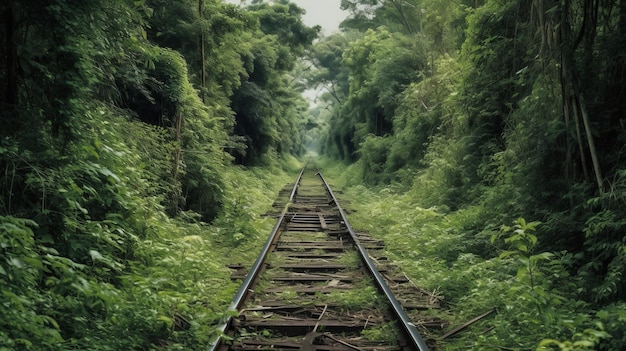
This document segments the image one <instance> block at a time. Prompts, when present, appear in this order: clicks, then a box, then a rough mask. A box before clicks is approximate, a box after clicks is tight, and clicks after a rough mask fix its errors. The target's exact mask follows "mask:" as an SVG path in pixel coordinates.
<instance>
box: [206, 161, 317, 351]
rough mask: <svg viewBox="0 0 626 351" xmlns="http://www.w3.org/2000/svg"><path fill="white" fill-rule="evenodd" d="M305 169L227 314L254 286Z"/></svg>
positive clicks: (216, 344) (222, 330) (221, 329)
mask: <svg viewBox="0 0 626 351" xmlns="http://www.w3.org/2000/svg"><path fill="white" fill-rule="evenodd" d="M305 169H306V164H305V165H304V167H302V170H300V174H299V175H298V179H297V180H296V183H295V184H294V186H293V189H292V190H291V195H290V196H289V201H288V202H287V205H286V206H285V207H284V208H283V210H282V212H281V214H280V216H279V218H278V220H277V221H276V224H275V225H274V228H273V229H272V232H271V234H270V236H269V237H268V238H267V242H265V246H263V249H262V250H261V253H260V254H259V257H257V259H256V261H255V262H254V265H252V268H251V269H250V272H248V274H247V275H246V278H245V279H244V281H243V283H241V287H240V288H239V290H238V291H237V294H236V295H235V298H234V299H233V302H232V303H231V304H230V306H229V307H228V311H229V312H238V311H239V309H240V308H241V305H242V304H243V302H244V301H245V299H246V297H247V295H248V293H249V291H250V287H251V286H252V285H253V284H254V281H255V280H256V278H257V277H258V274H259V272H260V271H261V268H262V267H263V263H264V262H265V259H266V258H267V255H268V253H269V252H270V251H271V247H272V245H273V244H274V243H275V242H276V240H277V239H278V232H279V229H280V227H281V225H282V224H283V222H284V220H285V214H286V213H287V209H288V208H289V204H290V203H292V202H293V198H294V196H295V195H296V193H297V192H298V186H299V185H300V180H301V179H302V174H304V170H305ZM232 321H233V317H232V315H229V316H228V317H227V319H226V320H225V321H224V322H223V323H222V324H221V325H220V326H219V327H218V332H219V335H218V337H217V339H216V340H215V341H214V342H213V343H212V344H211V346H210V347H209V350H210V351H215V350H217V348H218V347H219V346H220V345H221V341H222V335H224V333H225V332H226V329H228V326H229V325H230V324H231V323H232Z"/></svg>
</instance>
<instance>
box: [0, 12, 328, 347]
mask: <svg viewBox="0 0 626 351" xmlns="http://www.w3.org/2000/svg"><path fill="white" fill-rule="evenodd" d="M0 15H1V16H2V20H1V21H0V23H2V25H1V28H0V121H1V126H0V170H1V171H0V172H1V173H0V350H150V349H162V350H200V349H205V348H206V347H207V344H208V343H209V341H210V340H212V339H214V338H215V335H216V331H215V325H216V324H217V323H219V321H220V319H221V318H222V316H223V315H224V313H226V311H227V309H228V305H229V304H230V301H231V299H232V297H233V295H234V293H235V291H236V289H237V287H238V286H237V285H236V283H234V282H230V279H229V275H230V272H229V270H228V268H226V266H225V265H226V263H227V258H228V259H230V260H233V259H238V260H244V261H245V259H246V257H249V256H252V257H251V258H248V259H251V260H253V259H254V256H256V252H257V251H258V250H257V249H256V247H257V245H256V244H257V243H256V240H257V239H259V238H260V239H263V235H264V234H265V233H268V232H269V230H270V229H271V227H272V226H273V223H272V222H273V221H272V220H271V219H261V218H260V217H259V216H260V214H262V213H263V211H264V210H267V208H268V207H270V206H271V203H272V201H273V198H274V196H275V195H276V194H277V193H278V191H279V190H280V188H281V187H282V186H283V185H284V184H285V183H287V182H289V181H291V176H290V175H287V172H288V171H290V170H292V169H294V168H295V169H298V167H299V164H298V162H297V161H296V160H295V159H294V158H293V157H292V156H289V155H298V154H300V153H301V152H302V151H303V147H302V145H303V142H302V138H303V130H304V126H306V124H307V120H306V111H307V109H308V103H307V102H306V101H305V100H304V98H302V96H301V95H300V91H301V90H302V89H303V87H302V86H301V85H300V83H299V82H300V80H301V79H300V78H298V75H297V74H295V73H292V72H298V71H297V70H295V67H296V63H297V62H298V61H297V57H300V56H302V55H303V53H304V52H305V51H306V50H307V49H308V48H310V46H311V44H312V42H313V40H314V38H316V37H317V35H318V32H319V30H320V29H319V28H318V27H312V28H311V27H307V26H305V25H304V24H303V23H302V20H301V15H302V10H301V9H300V8H298V7H296V6H295V5H293V4H289V3H288V2H287V1H284V2H280V3H272V4H264V3H258V4H254V5H251V6H249V7H245V8H241V7H238V6H235V5H231V4H225V3H223V2H222V1H221V0H180V1H170V0H139V1H130V0H90V1H84V0H46V1H40V0H8V1H2V2H1V4H0ZM279 156H280V158H279ZM258 165H263V168H262V169H261V168H259V167H253V166H258ZM242 189H245V191H241V190H242ZM272 194H273V195H272ZM208 223H211V224H210V225H209V224H208Z"/></svg>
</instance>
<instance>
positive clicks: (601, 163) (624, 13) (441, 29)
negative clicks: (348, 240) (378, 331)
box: [310, 0, 626, 350]
mask: <svg viewBox="0 0 626 351" xmlns="http://www.w3.org/2000/svg"><path fill="white" fill-rule="evenodd" d="M342 6H343V8H345V9H347V10H349V11H350V13H351V15H350V17H349V18H348V19H347V20H346V21H344V22H343V23H342V29H343V31H342V32H341V33H338V34H334V35H331V36H329V37H327V38H323V39H322V40H320V41H319V42H318V43H317V44H316V45H315V46H314V48H313V51H312V54H313V62H314V63H315V66H316V67H317V71H316V73H315V74H313V75H312V76H311V78H310V79H311V83H312V84H317V85H318V86H320V87H324V89H325V93H324V94H323V96H322V97H321V99H320V101H319V104H318V106H317V108H316V109H315V110H313V111H312V114H313V115H315V116H317V117H318V118H319V120H320V121H321V122H320V126H321V127H320V128H319V129H318V130H316V133H318V135H319V136H320V138H319V140H320V145H319V147H320V149H321V150H322V151H323V153H324V154H326V155H328V156H330V157H332V158H333V159H339V160H344V166H342V167H339V168H338V169H334V168H336V167H338V166H337V165H336V164H335V163H336V162H329V163H328V166H327V167H326V168H327V169H328V168H333V169H334V171H333V172H334V173H335V174H336V175H335V176H334V178H335V179H336V181H337V184H341V185H342V186H343V187H344V188H345V189H346V192H345V194H344V197H347V198H348V199H350V200H351V205H350V206H351V207H352V208H353V209H354V210H356V211H357V212H356V213H354V214H353V215H352V218H353V220H354V222H355V223H353V225H354V224H356V226H357V227H359V228H360V229H361V230H369V231H371V232H372V233H378V235H381V237H382V238H384V239H385V240H386V241H387V243H388V245H390V247H391V255H390V257H393V258H394V259H395V260H397V261H399V262H400V266H402V267H404V269H405V270H406V271H407V274H409V276H410V277H412V278H413V279H414V280H415V281H416V282H417V283H418V285H420V286H424V287H428V288H429V289H430V290H431V291H437V292H438V293H440V294H442V295H444V296H445V297H446V298H448V299H449V301H451V302H452V305H451V310H452V311H453V313H452V314H453V315H454V316H453V317H452V320H453V323H454V324H456V325H460V324H462V323H463V322H465V321H467V320H470V319H471V318H473V317H475V316H478V315H480V314H482V313H483V312H486V311H488V310H490V309H493V308H495V309H497V314H496V315H495V317H490V318H488V319H489V320H488V321H484V322H483V323H479V325H478V326H475V327H474V328H473V329H471V330H470V331H469V332H468V333H467V334H465V335H462V336H461V337H460V338H458V339H457V340H455V341H452V342H449V343H447V344H446V346H445V349H450V350H468V349H471V350H534V349H541V350H554V349H558V350H621V349H623V348H624V345H626V304H625V302H624V299H625V297H626V277H625V276H624V272H625V271H626V245H625V244H626V235H625V233H626V226H625V225H626V221H625V219H626V210H625V209H626V206H624V205H625V203H626V202H625V200H626V159H625V158H624V151H625V150H626V148H625V147H626V129H625V125H624V123H625V122H626V114H625V111H626V1H624V0H608V1H595V0H573V1H569V0H568V1H550V0H532V1H530V0H507V1H504V0H476V1H475V0H471V1H470V0H461V1H448V0H372V1H370V0H343V1H342ZM348 165H349V166H348ZM346 167H347V169H346Z"/></svg>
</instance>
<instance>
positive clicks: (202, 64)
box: [198, 0, 206, 103]
mask: <svg viewBox="0 0 626 351" xmlns="http://www.w3.org/2000/svg"><path fill="white" fill-rule="evenodd" d="M203 13H204V0H198V17H199V18H200V37H199V38H198V40H199V41H200V97H201V98H202V102H203V103H205V102H206V101H205V97H204V96H205V90H206V67H205V61H206V57H205V55H206V53H205V50H204V23H203V19H204V16H203Z"/></svg>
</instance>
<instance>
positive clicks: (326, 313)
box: [210, 167, 445, 351]
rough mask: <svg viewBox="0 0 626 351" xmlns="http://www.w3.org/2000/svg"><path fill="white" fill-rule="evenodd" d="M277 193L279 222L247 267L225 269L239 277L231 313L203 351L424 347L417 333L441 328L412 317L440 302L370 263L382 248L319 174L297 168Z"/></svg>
mask: <svg viewBox="0 0 626 351" xmlns="http://www.w3.org/2000/svg"><path fill="white" fill-rule="evenodd" d="M281 193H282V196H279V199H278V200H277V202H275V208H278V209H280V214H279V215H278V220H277V223H276V225H275V226H274V229H273V230H272V233H271V235H270V237H269V239H268V241H267V243H266V245H265V246H264V248H263V249H262V252H261V254H260V255H259V257H258V259H257V260H256V262H255V263H254V265H253V266H252V267H251V268H250V269H249V270H246V269H245V268H244V267H241V266H231V268H233V269H235V270H236V271H235V272H234V274H233V277H234V278H242V279H243V283H242V286H241V288H240V290H239V292H238V293H237V295H236V297H235V299H234V300H233V303H232V304H231V306H230V308H231V309H232V310H234V311H237V312H238V315H237V317H231V318H229V319H228V320H227V321H225V323H224V325H223V326H222V327H221V328H222V332H223V335H224V337H221V338H219V339H218V340H217V341H215V342H214V344H213V345H211V348H210V349H211V350H212V351H226V350H231V351H243V350H305V351H312V350H320V351H323V350H328V351H344V350H345V351H354V350H371V351H373V350H377V351H391V350H403V351H404V350H407V351H408V350H419V351H426V350H429V346H430V348H431V349H432V348H433V343H432V341H431V340H429V343H428V344H427V343H426V342H425V341H424V339H423V338H422V336H421V335H420V331H427V330H428V328H431V329H433V328H434V329H441V328H443V327H444V325H445V323H444V322H443V321H440V320H438V319H433V318H432V317H426V318H424V317H423V316H420V315H419V314H420V313H421V311H423V310H425V309H430V308H438V307H439V300H438V298H437V297H436V296H435V295H434V294H432V293H429V292H428V291H424V290H422V289H419V288H417V287H415V286H414V285H412V284H411V282H410V281H409V279H407V278H406V276H404V275H402V274H400V273H399V272H397V269H396V268H394V267H393V266H391V265H389V264H387V263H385V260H384V257H379V260H377V261H376V262H375V261H374V260H373V259H372V255H371V252H376V251H377V250H380V249H382V247H383V243H382V242H380V241H378V240H374V239H372V238H370V237H368V236H366V235H363V234H357V233H355V232H354V231H353V229H352V228H351V227H350V224H349V223H348V221H347V219H346V217H345V212H344V210H343V209H342V208H341V206H339V204H338V202H337V199H336V197H335V195H334V194H333V192H332V190H331V189H330V187H329V186H328V184H327V183H326V181H325V179H324V178H323V176H322V175H321V174H320V172H319V171H318V170H316V169H314V168H313V167H305V168H303V169H302V171H301V172H300V175H299V176H298V180H297V181H296V183H295V185H293V187H290V188H287V187H286V188H285V189H283V191H282V192H281ZM368 250H369V251H370V254H368V252H367V251H368ZM374 257H376V256H374ZM244 271H247V273H246V272H244ZM396 295H398V296H396ZM407 312H408V314H407ZM409 314H411V317H409ZM418 328H419V329H418ZM429 344H430V345H429Z"/></svg>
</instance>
